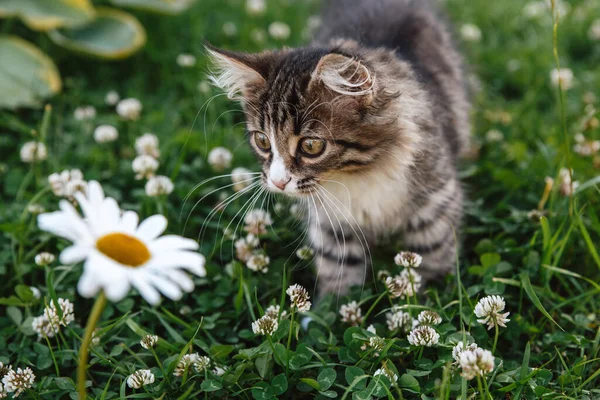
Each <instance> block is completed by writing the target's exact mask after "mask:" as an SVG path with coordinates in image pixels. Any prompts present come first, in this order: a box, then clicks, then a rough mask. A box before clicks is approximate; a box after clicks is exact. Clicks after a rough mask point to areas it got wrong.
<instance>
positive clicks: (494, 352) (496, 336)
mask: <svg viewBox="0 0 600 400" xmlns="http://www.w3.org/2000/svg"><path fill="white" fill-rule="evenodd" d="M494 328H496V329H495V330H496V334H495V335H494V345H493V346H492V354H496V345H497V344H498V324H495V325H494Z"/></svg>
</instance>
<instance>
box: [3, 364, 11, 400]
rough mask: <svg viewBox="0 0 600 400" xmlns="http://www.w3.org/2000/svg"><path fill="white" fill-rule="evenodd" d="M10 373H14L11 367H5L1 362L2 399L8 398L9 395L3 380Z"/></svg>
mask: <svg viewBox="0 0 600 400" xmlns="http://www.w3.org/2000/svg"><path fill="white" fill-rule="evenodd" d="M10 371H12V366H11V365H4V364H3V363H2V362H0V399H4V398H6V397H8V393H7V392H6V390H4V383H3V382H2V380H3V379H4V377H5V376H6V375H7V374H8V373H9V372H10Z"/></svg>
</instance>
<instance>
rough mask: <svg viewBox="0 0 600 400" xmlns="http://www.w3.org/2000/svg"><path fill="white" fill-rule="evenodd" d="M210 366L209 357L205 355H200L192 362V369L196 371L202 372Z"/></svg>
mask: <svg viewBox="0 0 600 400" xmlns="http://www.w3.org/2000/svg"><path fill="white" fill-rule="evenodd" d="M209 367H210V358H208V357H207V356H200V357H198V360H197V361H196V362H195V363H194V369H195V370H196V372H197V373H202V372H204V371H205V370H207V369H208V368H209Z"/></svg>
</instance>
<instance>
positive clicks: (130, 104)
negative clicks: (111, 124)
mask: <svg viewBox="0 0 600 400" xmlns="http://www.w3.org/2000/svg"><path fill="white" fill-rule="evenodd" d="M141 113H142V103H141V102H140V101H139V100H138V99H135V98H128V99H123V100H121V101H119V103H117V114H119V116H120V117H121V118H123V119H126V120H130V121H136V120H137V119H139V118H140V114H141Z"/></svg>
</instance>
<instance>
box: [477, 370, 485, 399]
mask: <svg viewBox="0 0 600 400" xmlns="http://www.w3.org/2000/svg"><path fill="white" fill-rule="evenodd" d="M477 387H478V388H479V397H481V398H482V399H484V400H485V395H484V393H483V385H482V384H481V377H480V376H479V375H478V376H477Z"/></svg>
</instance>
